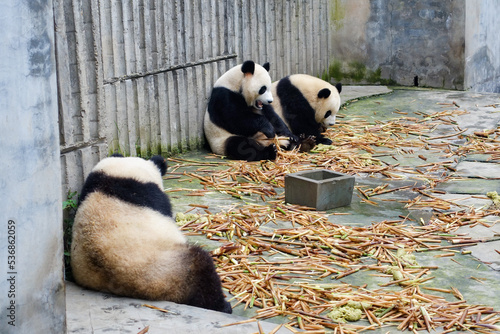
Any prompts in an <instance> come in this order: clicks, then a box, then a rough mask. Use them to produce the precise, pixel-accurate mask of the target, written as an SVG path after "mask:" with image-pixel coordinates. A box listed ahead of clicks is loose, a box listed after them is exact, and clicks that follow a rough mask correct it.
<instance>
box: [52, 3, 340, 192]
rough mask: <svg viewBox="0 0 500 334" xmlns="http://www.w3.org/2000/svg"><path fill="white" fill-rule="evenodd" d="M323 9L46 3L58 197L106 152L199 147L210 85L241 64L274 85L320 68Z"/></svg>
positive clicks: (76, 185) (324, 62)
mask: <svg viewBox="0 0 500 334" xmlns="http://www.w3.org/2000/svg"><path fill="white" fill-rule="evenodd" d="M329 6H330V5H329V1H327V0H317V1H307V0H279V1H271V0H263V1H261V0H249V1H247V0H224V1H218V0H207V1H205V0H186V1H182V0H177V1H176V0H123V1H115V0H99V1H97V0H90V1H85V0H54V12H55V20H56V26H57V28H56V43H57V51H56V52H57V66H58V75H59V79H58V80H59V82H58V83H59V91H60V138H61V161H62V166H63V171H62V173H63V180H64V186H63V188H64V191H65V192H66V191H68V190H79V189H80V188H81V185H82V183H83V180H84V177H85V176H86V175H87V174H88V173H89V171H90V169H91V168H92V166H93V165H94V164H95V163H96V162H97V161H99V160H100V159H102V158H103V157H105V156H106V155H108V154H109V153H112V152H120V153H123V154H125V155H132V156H149V155H153V154H169V153H176V152H181V151H186V150H189V149H196V148H199V147H200V146H201V144H202V142H203V140H204V138H203V114H204V112H205V108H206V104H207V101H208V97H209V94H210V90H211V88H212V85H213V83H214V82H215V80H217V78H218V77H219V76H220V75H221V74H222V73H224V72H225V71H226V70H227V69H229V68H230V67H232V66H234V65H236V64H238V63H241V62H243V61H244V60H247V59H252V60H255V61H256V62H259V63H260V64H262V63H264V62H266V61H269V62H270V63H271V72H270V73H271V77H272V78H273V80H277V79H279V78H281V77H283V76H285V75H288V74H292V73H309V74H312V75H319V74H320V73H321V72H322V71H323V70H324V69H325V68H327V66H328V63H329V54H330V50H329V48H330V47H331V46H330V45H329V35H328V34H329V31H330V29H329V27H330V22H329V14H328V13H329Z"/></svg>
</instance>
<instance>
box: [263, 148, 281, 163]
mask: <svg viewBox="0 0 500 334" xmlns="http://www.w3.org/2000/svg"><path fill="white" fill-rule="evenodd" d="M277 152H278V150H277V149H276V145H274V144H272V145H269V146H267V147H266V148H264V150H263V152H262V153H263V154H262V155H263V160H275V159H276V156H277Z"/></svg>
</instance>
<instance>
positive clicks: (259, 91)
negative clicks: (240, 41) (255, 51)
mask: <svg viewBox="0 0 500 334" xmlns="http://www.w3.org/2000/svg"><path fill="white" fill-rule="evenodd" d="M214 87H224V88H227V89H229V90H231V91H233V92H237V93H239V94H241V95H242V96H243V98H244V99H245V102H246V104H247V105H248V106H249V107H253V108H255V109H256V110H257V111H260V110H261V109H262V107H263V106H264V105H265V104H269V103H272V102H273V95H272V93H271V77H270V76H269V63H265V64H264V65H262V66H261V65H259V64H256V63H254V62H253V61H251V60H247V61H245V62H244V63H243V64H241V65H237V66H235V67H233V68H231V69H230V70H228V71H227V72H226V73H224V74H223V75H222V76H221V77H220V78H219V79H218V80H217V81H216V82H215V85H214Z"/></svg>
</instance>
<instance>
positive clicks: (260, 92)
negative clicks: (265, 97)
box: [259, 86, 267, 95]
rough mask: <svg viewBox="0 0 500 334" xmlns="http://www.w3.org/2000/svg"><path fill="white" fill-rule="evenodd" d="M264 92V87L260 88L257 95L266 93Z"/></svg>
mask: <svg viewBox="0 0 500 334" xmlns="http://www.w3.org/2000/svg"><path fill="white" fill-rule="evenodd" d="M266 90H267V88H266V86H262V87H260V89H259V95H262V94H264V93H265V92H266Z"/></svg>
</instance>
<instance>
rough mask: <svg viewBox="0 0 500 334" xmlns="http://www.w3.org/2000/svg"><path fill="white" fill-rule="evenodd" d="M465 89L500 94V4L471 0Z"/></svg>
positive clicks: (468, 19)
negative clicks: (499, 35)
mask: <svg viewBox="0 0 500 334" xmlns="http://www.w3.org/2000/svg"><path fill="white" fill-rule="evenodd" d="M466 13H467V14H466V25H465V38H466V44H465V88H466V89H470V90H474V91H478V92H495V93H500V38H499V37H498V34H499V32H500V19H499V17H500V3H499V2H498V1H497V0H467V1H466Z"/></svg>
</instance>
